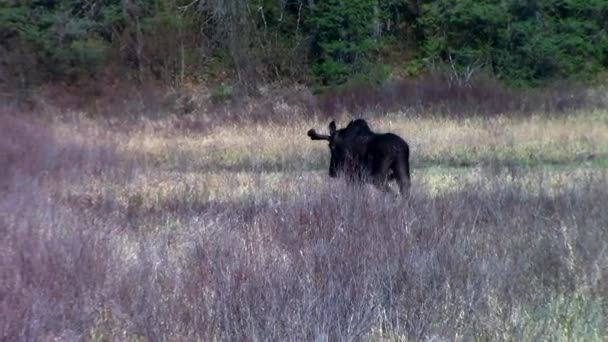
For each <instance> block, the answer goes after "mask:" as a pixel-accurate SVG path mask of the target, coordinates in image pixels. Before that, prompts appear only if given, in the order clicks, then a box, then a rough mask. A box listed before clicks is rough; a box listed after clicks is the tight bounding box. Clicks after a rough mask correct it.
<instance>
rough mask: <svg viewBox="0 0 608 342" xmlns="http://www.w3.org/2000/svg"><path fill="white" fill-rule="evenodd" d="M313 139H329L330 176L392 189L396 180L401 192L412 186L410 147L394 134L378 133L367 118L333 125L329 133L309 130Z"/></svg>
mask: <svg viewBox="0 0 608 342" xmlns="http://www.w3.org/2000/svg"><path fill="white" fill-rule="evenodd" d="M307 134H308V136H309V137H310V139H312V140H327V141H329V149H330V151H331V160H330V162H329V176H330V177H332V178H333V177H338V176H340V175H341V176H343V177H345V178H346V179H347V180H348V181H350V182H353V183H359V184H363V183H371V184H373V185H375V186H376V187H377V188H378V189H380V190H382V191H387V192H390V187H389V181H391V180H395V181H396V182H397V184H398V185H399V191H400V192H401V195H402V196H403V195H405V194H407V193H408V192H409V188H410V163H409V159H410V148H409V146H408V144H407V142H405V140H403V139H402V138H401V137H399V136H398V135H395V134H392V133H375V132H372V130H371V129H370V128H369V125H368V124H367V122H366V121H365V120H363V119H356V120H353V121H351V122H349V124H348V125H347V126H346V127H345V128H342V129H336V123H335V122H334V121H332V122H331V123H330V124H329V135H325V134H319V133H317V132H316V131H315V130H314V129H310V130H309V131H308V133H307Z"/></svg>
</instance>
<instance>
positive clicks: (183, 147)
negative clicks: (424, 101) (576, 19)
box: [0, 108, 608, 341]
mask: <svg viewBox="0 0 608 342" xmlns="http://www.w3.org/2000/svg"><path fill="white" fill-rule="evenodd" d="M283 110H285V111H287V112H289V111H290V110H291V109H289V108H287V109H283ZM372 112H373V111H372ZM366 113H367V114H369V115H366ZM370 113H371V112H369V111H368V112H364V113H361V114H359V115H353V114H348V113H341V114H336V115H337V118H338V119H339V123H340V124H341V125H344V124H346V123H347V122H348V121H347V120H348V119H349V118H351V117H353V116H364V117H366V118H367V119H368V120H369V122H370V125H371V126H372V129H374V130H376V131H391V132H394V133H397V134H400V135H401V136H403V137H404V138H405V139H406V140H407V141H408V142H409V143H410V145H411V150H412V160H411V162H412V170H413V174H412V179H413V188H412V192H411V195H410V196H409V197H408V198H406V199H403V200H399V201H396V200H395V198H393V197H391V196H388V195H385V194H383V193H380V192H378V191H376V190H375V189H374V188H373V187H368V186H366V187H363V188H361V189H351V188H348V187H347V186H346V185H345V184H344V183H343V182H341V181H340V180H336V179H330V178H329V177H328V176H327V167H328V161H329V150H328V148H327V146H326V144H325V143H322V142H313V141H310V140H309V138H308V137H307V136H306V131H307V130H308V129H309V128H311V127H315V128H317V129H318V130H325V129H326V127H327V124H328V122H329V120H328V119H327V117H324V116H321V115H319V116H314V115H310V116H294V119H290V120H274V121H273V120H271V121H268V122H261V121H255V120H251V121H247V120H226V121H222V120H211V121H205V120H206V119H204V118H203V117H201V118H199V119H196V120H199V121H197V124H196V125H194V124H191V125H178V124H176V122H185V121H187V120H188V119H187V118H179V119H171V120H170V119H166V120H146V119H141V120H138V122H137V123H129V124H124V125H121V124H120V123H116V122H111V120H110V121H108V120H100V119H96V118H90V117H88V116H86V115H83V114H79V113H67V114H66V113H64V114H63V115H57V116H55V117H54V119H42V118H40V117H39V116H31V115H18V114H19V113H17V111H16V110H12V109H10V108H5V109H3V113H2V116H1V118H0V119H1V122H0V162H1V163H2V164H3V167H2V170H0V194H1V196H0V275H1V276H0V339H1V340H6V341H17V340H28V341H32V340H35V341H59V340H61V341H70V340H90V341H191V340H199V341H267V340H269V341H454V340H458V341H460V340H466V341H470V340H492V341H494V340H509V341H512V340H517V341H520V340H528V341H538V340H551V341H572V340H585V341H605V340H606V339H608V318H607V317H608V300H607V298H608V171H607V168H608V111H607V110H606V109H602V108H592V109H577V110H573V111H572V112H570V113H568V114H567V115H565V114H563V113H554V112H551V111H537V112H531V113H526V114H525V115H523V114H522V115H510V114H509V113H505V114H501V115H492V116H483V115H482V116H479V115H477V116H476V115H473V116H470V117H461V116H449V115H435V114H432V113H425V112H421V111H418V112H409V111H401V112H400V111H398V110H395V111H392V112H389V113H386V114H373V113H372V114H370ZM196 120H195V121H196Z"/></svg>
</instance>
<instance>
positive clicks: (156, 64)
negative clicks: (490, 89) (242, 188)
mask: <svg viewBox="0 0 608 342" xmlns="http://www.w3.org/2000/svg"><path fill="white" fill-rule="evenodd" d="M243 4H244V3H243V2H239V1H238V0H225V1H224V0H209V1H204V2H192V1H190V0H176V1H163V0H151V1H144V0H132V1H128V2H125V1H120V0H101V1H84V0H54V1H10V2H2V4H1V5H0V38H2V40H0V51H1V52H2V54H1V55H0V65H11V64H12V65H15V61H19V63H20V65H21V66H20V68H21V71H22V72H21V75H20V78H23V77H26V76H27V77H30V75H32V74H38V75H44V76H45V77H38V79H40V80H41V81H46V80H54V79H61V78H64V77H66V76H68V77H71V76H76V77H77V76H79V75H82V74H94V73H96V72H98V71H99V70H100V68H101V67H103V66H105V65H107V64H108V63H112V64H113V65H119V66H123V67H125V69H126V70H131V71H133V72H135V73H137V77H141V76H145V75H148V76H152V77H155V78H158V79H161V80H164V81H167V82H174V81H175V80H176V79H179V80H180V81H183V79H184V78H188V77H190V78H193V79H197V80H208V79H212V80H213V81H214V83H217V82H221V81H224V80H225V79H226V78H227V77H232V78H235V79H236V78H238V79H239V81H241V82H245V83H255V79H257V78H259V79H261V80H262V81H263V82H264V81H274V80H282V79H289V80H293V81H297V82H302V81H304V82H308V83H313V84H315V85H316V86H320V87H333V86H336V85H341V84H349V83H362V82H369V83H378V82H382V81H383V80H385V79H386V78H387V77H388V75H389V74H391V73H392V72H391V70H389V69H390V68H393V69H398V70H394V71H395V72H394V73H393V74H400V75H409V76H416V75H419V74H420V73H422V72H424V71H425V68H426V69H427V70H428V68H429V67H438V68H439V70H443V71H444V72H450V71H453V72H455V73H460V72H462V71H463V70H464V71H466V70H470V68H469V67H470V66H471V65H477V66H478V67H479V66H480V65H483V70H484V71H485V72H488V73H489V74H492V75H493V76H496V77H498V78H500V79H503V80H505V81H507V82H509V83H511V84H516V85H522V86H530V85H532V86H537V85H544V84H547V83H549V82H550V81H553V80H557V79H569V78H570V79H577V80H584V81H592V80H593V79H594V78H595V79H597V78H598V77H599V76H598V75H602V74H603V72H606V70H607V69H608V1H605V0H588V1H587V0H558V1H555V0H422V1H418V0H386V1H380V0H318V1H307V0H288V1H284V0H251V1H247V2H246V5H243ZM217 56H221V57H219V59H220V60H219V61H218V60H217V59H218V57H217ZM429 61H432V64H429V63H428V62H429ZM9 69H10V68H9ZM14 69H17V68H14ZM478 69H481V68H478ZM25 70H31V71H27V72H26V71H25ZM215 78H220V79H215ZM252 78H253V80H252Z"/></svg>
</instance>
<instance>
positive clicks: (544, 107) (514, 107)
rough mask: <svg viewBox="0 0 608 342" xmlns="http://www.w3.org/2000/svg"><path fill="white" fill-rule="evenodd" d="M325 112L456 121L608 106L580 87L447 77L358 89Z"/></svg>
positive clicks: (332, 95)
mask: <svg viewBox="0 0 608 342" xmlns="http://www.w3.org/2000/svg"><path fill="white" fill-rule="evenodd" d="M318 103H319V108H320V111H321V112H325V113H329V114H330V115H335V113H339V112H341V111H344V110H346V111H349V112H351V113H361V112H363V113H376V114H377V113H389V112H395V111H407V112H412V111H413V112H414V113H427V114H428V113H432V114H441V115H447V116H455V117H470V116H495V115H499V114H529V113H532V112H545V113H555V114H558V113H568V112H570V111H573V110H577V109H584V108H595V107H605V103H603V102H602V101H601V99H600V97H599V96H591V95H590V93H589V91H588V90H587V89H586V88H585V87H583V86H581V85H577V84H574V83H567V82H562V83H561V84H559V85H555V86H553V87H550V88H546V89H537V90H518V89H514V88H509V87H507V86H505V85H504V84H501V83H500V82H498V81H496V80H494V79H491V78H487V77H481V76H478V77H476V78H475V79H473V80H470V81H467V82H466V84H459V83H458V82H457V83H453V82H450V81H449V80H448V79H447V78H446V77H444V76H441V75H427V76H424V77H422V78H420V79H418V80H411V79H405V80H397V81H393V82H389V83H387V84H385V85H382V86H378V87H370V86H368V85H357V86H351V87H346V88H342V89H339V90H336V91H333V92H328V93H326V94H323V95H320V96H319V98H318Z"/></svg>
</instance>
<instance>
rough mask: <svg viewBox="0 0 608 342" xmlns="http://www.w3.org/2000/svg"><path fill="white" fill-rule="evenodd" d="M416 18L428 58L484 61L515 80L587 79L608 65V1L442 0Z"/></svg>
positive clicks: (500, 73) (510, 79) (534, 81)
mask: <svg viewBox="0 0 608 342" xmlns="http://www.w3.org/2000/svg"><path fill="white" fill-rule="evenodd" d="M418 22H419V24H420V25H421V26H422V27H424V31H425V41H424V42H423V45H422V46H423V52H424V54H425V56H426V57H439V58H440V59H442V60H444V61H447V60H448V59H449V58H450V57H451V58H453V61H455V63H456V64H457V65H460V66H466V65H469V64H470V63H472V62H473V61H475V60H483V61H484V62H486V63H487V64H489V65H490V66H491V68H492V71H493V72H494V74H495V75H497V76H499V77H500V78H503V79H505V80H508V81H511V82H515V83H521V84H531V85H537V84H542V83H544V82H546V81H549V80H552V79H560V78H570V77H575V78H581V79H586V78H590V77H592V75H593V74H594V73H596V72H597V71H598V70H599V69H601V68H602V67H606V65H607V64H606V51H607V49H608V46H607V45H606V41H607V38H606V32H607V31H606V30H607V24H606V23H607V22H608V2H606V1H601V0H594V1H583V0H562V1H552V0H538V1H530V0H511V1H490V0H484V1H473V0H463V1H456V0H438V1H433V2H428V3H426V4H425V5H424V6H423V14H422V16H421V17H420V18H419V20H418Z"/></svg>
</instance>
